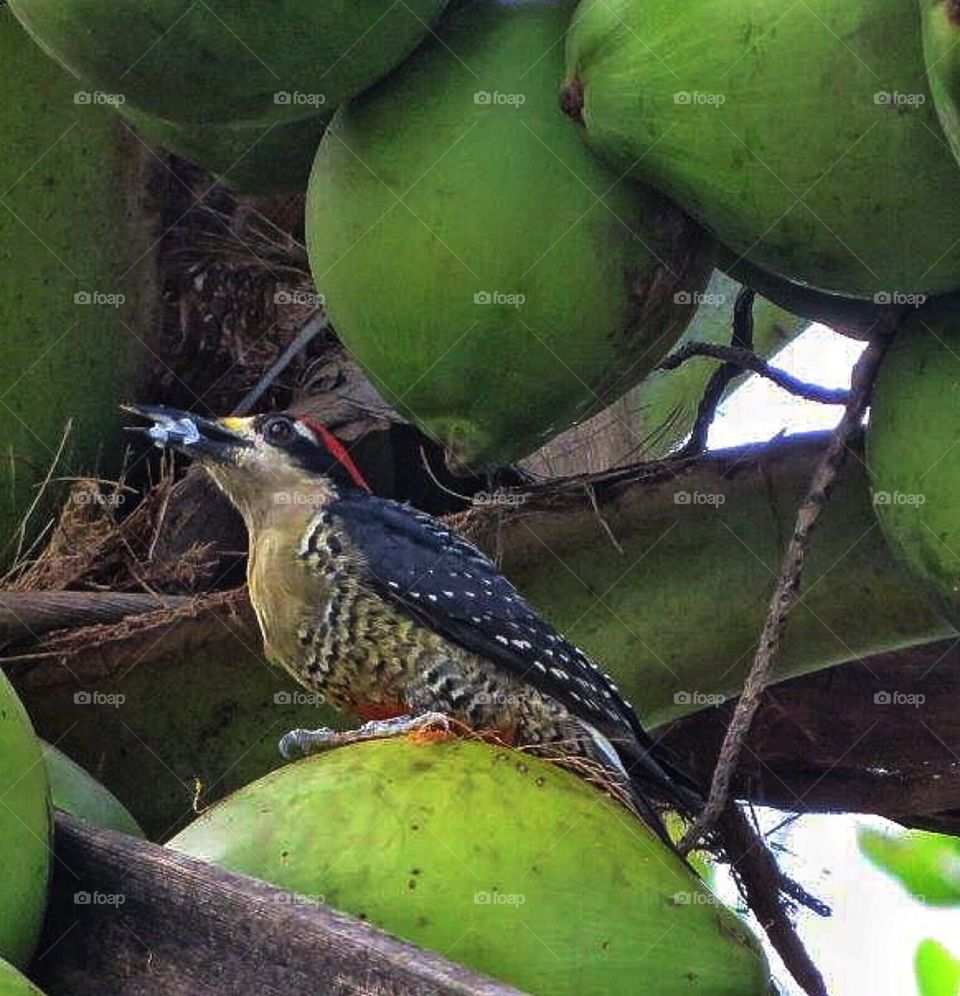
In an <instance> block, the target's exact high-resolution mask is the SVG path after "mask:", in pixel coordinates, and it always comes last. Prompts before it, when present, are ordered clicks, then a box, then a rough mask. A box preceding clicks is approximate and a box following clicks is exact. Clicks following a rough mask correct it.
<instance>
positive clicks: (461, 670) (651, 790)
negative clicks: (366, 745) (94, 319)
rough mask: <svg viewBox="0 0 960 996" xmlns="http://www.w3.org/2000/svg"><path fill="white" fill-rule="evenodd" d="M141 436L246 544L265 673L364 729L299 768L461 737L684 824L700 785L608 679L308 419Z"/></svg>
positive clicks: (296, 734) (320, 742)
mask: <svg viewBox="0 0 960 996" xmlns="http://www.w3.org/2000/svg"><path fill="white" fill-rule="evenodd" d="M127 408H128V410H129V411H132V412H134V413H136V414H137V415H140V416H142V417H145V418H148V419H150V420H152V421H153V425H152V426H151V427H149V428H138V429H135V430H134V431H139V432H141V433H144V434H146V435H147V436H148V437H149V438H150V439H151V440H152V441H153V442H155V443H156V444H157V445H159V446H161V447H167V448H173V449H176V450H179V451H180V452H182V453H184V454H186V455H188V456H190V457H192V458H194V459H195V460H197V461H198V462H199V463H200V464H201V465H202V466H203V467H204V469H205V470H206V471H207V473H209V475H210V476H211V477H212V478H213V480H214V481H215V483H216V484H217V485H218V487H219V488H220V489H221V490H222V491H223V492H224V493H225V494H226V496H227V497H228V498H229V499H230V501H231V502H232V503H233V504H234V505H235V506H236V508H237V509H238V510H239V512H240V514H241V515H242V516H243V519H244V521H245V523H246V526H247V530H248V533H249V543H250V555H249V561H248V568H247V577H248V583H249V591H250V599H251V602H252V603H253V607H254V610H255V612H256V616H257V619H258V621H259V624H260V629H261V631H262V634H263V640H264V645H265V650H266V654H267V656H268V658H269V659H270V660H271V661H272V662H273V663H275V664H277V665H279V666H281V667H282V668H284V669H286V670H287V671H288V672H289V673H290V674H291V675H292V676H293V678H294V679H295V680H296V681H297V682H299V683H300V684H301V685H304V686H305V687H307V688H309V689H311V690H312V691H314V692H318V693H320V694H322V695H323V696H324V699H325V700H326V701H327V702H329V703H330V704H331V705H333V706H334V707H336V708H338V709H340V710H343V711H346V712H350V713H353V714H354V715H357V716H359V717H360V718H361V720H365V721H366V723H365V724H364V726H362V727H361V728H360V729H359V730H357V731H352V732H345V733H343V732H339V733H338V732H336V731H333V730H328V729H321V730H294V731H292V732H291V733H288V734H287V735H286V736H285V737H284V738H283V740H282V741H281V751H282V753H283V754H284V755H285V756H287V757H290V756H295V755H297V754H307V753H312V752H314V751H316V750H322V749H325V748H328V747H330V746H335V745H337V744H342V743H348V742H355V741H357V740H363V739H372V738H375V737H383V736H390V735H396V734H401V733H406V732H412V731H415V730H417V729H423V728H426V727H431V726H440V727H446V728H449V724H450V723H455V724H460V725H462V726H464V727H467V728H469V729H470V730H474V731H477V732H482V733H487V734H489V733H490V732H491V731H493V732H495V733H496V735H497V737H498V738H499V739H501V740H503V741H504V742H506V743H510V744H514V745H522V746H523V747H525V748H529V749H531V750H532V751H533V752H536V753H540V754H542V755H545V756H549V757H554V758H558V759H561V760H566V761H568V762H569V761H570V759H571V758H586V759H589V760H590V761H592V762H594V763H595V764H597V765H599V766H601V767H602V770H604V772H607V773H609V778H610V780H611V781H612V782H613V783H614V784H615V785H618V786H620V787H621V788H622V790H623V792H624V794H626V796H627V798H628V800H629V804H630V805H631V806H632V808H633V809H634V810H635V811H636V813H637V815H638V816H639V817H640V818H641V819H643V820H644V821H645V822H646V823H647V824H648V825H649V826H650V827H651V828H652V829H653V830H654V831H655V832H656V833H658V834H659V835H660V836H661V837H662V838H663V839H664V840H666V841H667V842H669V838H668V836H667V834H666V831H665V829H664V827H663V824H662V821H661V819H660V816H659V813H658V810H657V808H656V806H655V805H654V800H656V801H657V802H660V803H662V804H665V805H667V806H670V807H672V808H675V809H678V810H680V811H681V812H683V813H685V814H687V815H690V814H692V813H694V812H696V811H697V810H698V809H699V808H700V806H701V805H702V801H701V797H700V795H699V791H698V789H697V787H696V785H695V783H694V782H693V781H692V780H690V779H689V778H687V777H686V776H685V775H684V774H683V773H682V772H681V771H679V770H678V769H677V768H676V767H675V766H674V765H673V764H672V763H671V762H670V761H669V760H668V759H667V758H666V757H665V756H663V755H662V754H661V752H659V751H658V750H657V748H656V746H655V745H654V744H653V742H652V741H651V739H650V737H649V736H648V735H647V734H646V733H645V732H644V730H643V727H642V726H641V723H640V720H639V718H638V717H637V714H636V713H635V712H634V710H633V708H632V707H631V705H630V704H629V703H628V702H627V701H626V700H625V699H624V698H623V696H622V695H621V694H620V692H619V691H618V689H617V686H616V685H615V684H614V682H613V681H612V680H611V679H610V678H609V677H608V676H607V675H605V674H604V673H603V672H601V670H600V669H599V668H598V667H597V666H596V665H595V664H594V663H593V662H592V661H591V660H590V659H589V658H588V657H587V656H586V654H585V653H584V652H583V651H582V650H580V649H578V648H577V647H575V646H574V645H573V644H572V643H571V642H570V641H568V640H567V639H566V638H564V637H563V636H562V635H561V634H560V633H559V632H557V630H556V629H555V628H554V627H553V626H552V625H551V624H550V623H549V622H547V621H546V620H545V619H544V618H543V617H542V616H541V615H540V614H539V613H538V612H537V611H536V610H535V609H534V608H533V607H532V606H531V605H530V604H529V603H528V602H527V601H526V600H525V599H524V598H523V597H522V596H521V595H520V594H519V593H518V592H517V590H516V589H515V588H514V586H513V585H512V584H511V583H510V582H509V581H508V580H507V579H506V578H505V577H504V576H503V574H501V573H500V571H499V570H497V568H496V567H495V566H494V565H493V563H492V562H491V561H490V560H489V559H488V558H487V557H486V556H484V554H483V553H481V552H480V550H478V549H477V548H476V547H475V546H473V544H471V543H469V542H468V541H467V540H466V539H464V538H463V537H462V536H459V535H457V534H456V533H455V532H453V531H451V530H450V529H448V528H446V527H445V526H444V525H443V524H442V523H440V522H439V521H438V520H436V519H434V518H433V517H432V516H430V515H427V514H425V513H423V512H420V511H418V510H417V509H415V508H412V507H411V506H409V505H406V504H402V503H400V502H397V501H392V500H389V499H386V498H381V497H378V496H377V495H374V494H373V493H372V492H371V490H370V488H369V487H368V486H367V483H366V481H365V480H364V478H363V476H362V475H361V473H360V471H359V470H358V468H357V467H356V465H355V464H354V462H353V460H352V459H351V458H350V455H349V454H348V452H347V451H346V449H345V448H344V446H343V445H342V444H341V442H340V441H339V440H337V439H336V437H335V436H333V434H332V433H331V432H330V431H329V430H328V429H326V428H325V427H324V426H323V425H321V424H319V423H318V422H317V421H315V420H313V419H311V418H309V417H306V416H304V417H296V416H294V415H292V414H288V413H273V414H267V415H257V416H253V417H245V418H239V417H226V418H220V419H211V418H205V417H201V416H198V415H194V414H190V413H188V412H183V411H179V410H176V409H172V408H167V407H159V406H143V405H137V406H127Z"/></svg>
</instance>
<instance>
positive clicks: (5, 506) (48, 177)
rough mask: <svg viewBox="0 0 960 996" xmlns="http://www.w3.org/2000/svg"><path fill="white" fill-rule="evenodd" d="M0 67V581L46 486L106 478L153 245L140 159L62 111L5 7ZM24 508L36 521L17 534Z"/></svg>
mask: <svg viewBox="0 0 960 996" xmlns="http://www.w3.org/2000/svg"><path fill="white" fill-rule="evenodd" d="M0 66H2V67H3V76H4V92H3V100H0V134H2V135H3V153H2V155H0V204H2V206H0V313H2V327H0V417H2V419H3V425H4V430H3V440H2V443H0V573H2V569H3V568H4V567H5V566H7V563H8V562H9V560H10V559H11V557H13V556H14V555H15V554H16V552H17V549H18V547H20V546H22V545H23V544H24V543H25V544H26V545H27V546H28V545H29V540H30V538H31V533H32V532H34V531H36V530H35V529H33V530H31V528H30V527H31V526H34V527H37V528H39V527H40V526H44V525H46V524H47V520H48V514H49V513H50V511H51V510H52V509H53V508H54V507H55V504H54V502H53V501H52V499H53V498H54V497H55V495H56V494H57V492H58V488H57V480H58V479H59V478H69V477H80V476H83V475H86V474H96V472H98V471H99V473H100V474H102V475H106V476H109V475H112V474H114V473H116V471H117V469H118V465H119V463H120V457H121V454H122V448H123V446H122V436H123V433H122V431H121V421H120V413H119V411H118V409H117V403H118V402H119V401H120V400H122V399H123V398H124V397H129V396H130V392H131V391H133V390H134V386H133V385H134V384H135V383H136V378H137V371H138V370H139V368H140V363H141V360H142V358H143V356H144V355H145V354H146V350H145V349H144V346H143V340H144V337H145V336H146V335H147V334H148V333H149V331H150V330H151V329H152V327H153V323H154V317H155V315H154V309H155V307H156V302H157V281H156V257H155V252H156V245H157V243H158V241H159V239H158V236H159V234H160V233H159V231H158V230H157V228H156V221H157V218H156V216H155V214H154V213H153V211H152V208H151V205H150V203H149V201H148V199H147V196H146V194H145V185H146V168H147V161H148V160H149V161H151V162H152V161H153V157H152V156H150V154H149V153H148V152H147V151H146V150H145V149H144V148H143V146H142V145H141V143H139V142H137V141H136V140H135V139H134V138H133V136H132V135H130V134H129V132H128V131H127V130H126V129H125V128H123V126H122V125H121V124H120V122H119V121H118V120H117V118H116V115H115V114H114V113H113V112H112V111H111V110H110V108H108V107H102V106H94V105H92V104H84V103H77V102H75V95H76V93H77V81H76V80H75V79H74V78H73V77H72V76H70V75H69V74H68V73H66V72H64V71H63V69H62V68H61V67H60V66H57V65H56V64H55V63H53V62H51V61H50V60H49V59H48V58H46V57H45V56H44V55H43V53H42V52H40V51H39V49H37V47H36V45H34V44H33V42H31V41H30V38H29V37H28V36H27V34H26V33H25V32H24V31H23V30H22V29H21V27H20V25H18V24H17V22H16V20H15V19H14V18H13V15H12V14H11V13H10V11H9V9H8V8H7V7H0ZM68 424H69V425H70V427H71V431H70V432H69V433H66V429H67V426H68ZM65 437H66V441H65V444H64V445H63V446H62V447H61V444H62V442H63V440H64V438H65ZM58 454H59V459H57V455H58ZM51 470H52V478H53V479H52V480H51V481H48V482H47V486H46V488H45V489H44V491H43V493H42V494H41V493H40V486H41V484H42V483H43V482H44V480H45V478H46V475H47V473H48V471H51ZM38 498H40V499H41V505H40V507H41V508H43V509H44V510H45V512H46V513H47V514H44V515H41V514H36V515H35V516H33V518H32V520H31V522H30V523H28V524H27V526H28V528H27V529H26V530H25V531H24V534H23V535H21V534H20V531H19V527H20V525H21V522H22V521H23V519H24V518H25V516H26V513H27V511H28V509H30V508H31V506H32V505H33V503H34V501H35V500H36V499H38ZM44 498H46V499H49V500H48V501H47V502H46V503H44V502H43V500H42V499H44Z"/></svg>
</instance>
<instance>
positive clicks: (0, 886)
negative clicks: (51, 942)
mask: <svg viewBox="0 0 960 996" xmlns="http://www.w3.org/2000/svg"><path fill="white" fill-rule="evenodd" d="M52 844H53V841H52V837H51V821H50V783H49V780H48V778H47V768H46V765H45V764H44V763H43V754H42V753H41V750H40V741H39V740H37V738H36V736H35V735H34V732H33V727H32V726H31V724H30V719H29V717H28V716H27V712H26V710H25V709H24V708H23V705H22V704H21V702H20V700H19V699H18V698H17V693H16V692H15V691H14V690H13V686H12V685H11V684H10V682H9V681H8V680H7V678H6V676H5V675H4V674H3V673H2V672H0V958H6V959H7V960H8V961H11V962H13V964H14V965H18V966H19V967H21V968H22V967H23V966H24V965H26V964H27V962H29V961H30V958H31V956H32V955H33V950H34V947H35V945H36V943H37V937H38V936H39V934H40V924H41V922H42V920H43V911H44V907H45V905H46V901H47V884H48V881H49V878H50V856H51V854H52V850H51V849H52Z"/></svg>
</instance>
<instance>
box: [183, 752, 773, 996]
mask: <svg viewBox="0 0 960 996" xmlns="http://www.w3.org/2000/svg"><path fill="white" fill-rule="evenodd" d="M169 846H171V847H173V848H175V849H176V850H178V851H183V852H185V853H187V854H191V855H193V856H194V857H197V858H201V859H203V860H206V861H212V862H214V863H217V864H220V865H223V866H225V867H227V868H230V869H233V870H235V871H240V872H244V873H246V874H248V875H252V876H254V877H255V878H260V879H264V880H266V881H269V882H273V883H276V884H277V885H280V886H282V887H283V888H285V889H287V890H289V891H291V892H293V893H295V894H296V895H297V896H298V898H299V899H300V901H303V902H308V901H310V900H315V901H318V902H324V903H327V904H329V905H331V906H334V907H336V908H338V909H340V910H343V911H345V912H347V913H350V914H353V915H354V916H358V917H361V918H363V919H366V920H369V921H370V922H371V923H373V924H376V925H377V926H379V927H382V928H383V929H385V930H387V931H389V932H391V933H393V934H395V935H397V936H398V937H402V938H405V939H407V940H410V941H412V942H414V943H416V944H419V945H421V946H423V947H427V948H431V949H433V950H436V951H439V952H441V953H443V954H444V955H445V956H446V957H448V958H450V959H452V960H453V961H457V962H461V963H462V964H465V965H467V966H469V967H471V968H473V969H475V970H476V971H478V972H483V973H485V974H488V975H492V976H495V977H498V978H500V979H502V980H504V981H506V982H508V983H510V984H512V985H515V986H518V987H520V988H521V989H524V990H526V991H529V992H532V993H551V994H553V996H563V994H567V993H569V994H577V996H582V994H604V996H606V994H608V993H624V992H630V993H636V994H643V993H649V994H651V996H652V994H656V996H671V994H674V993H676V994H679V993H683V994H689V993H690V992H691V991H696V992H697V993H702V994H704V996H706V994H719V993H725V994H731V996H734V994H735V996H749V994H751V993H756V994H760V993H766V992H767V984H768V973H767V968H766V965H765V962H764V958H763V955H762V953H761V950H760V948H759V946H758V944H757V942H756V940H755V939H754V938H753V936H752V935H751V933H750V932H749V930H748V929H747V927H746V926H745V925H744V923H743V922H742V921H741V920H740V919H739V918H738V917H737V916H736V915H735V914H734V913H732V912H731V911H730V910H728V909H726V908H725V907H724V906H722V905H721V904H720V903H719V902H718V900H716V899H715V898H714V897H713V896H712V894H711V893H709V892H708V891H707V890H706V889H705V887H704V886H703V885H702V883H701V882H700V880H699V879H698V878H696V876H695V875H694V874H693V873H692V872H691V871H690V869H689V868H688V867H687V866H686V865H684V864H683V862H682V861H681V860H680V859H679V858H678V857H677V856H676V855H675V854H674V853H673V852H671V851H669V850H667V849H666V848H665V847H664V845H663V844H662V843H661V842H660V840H659V839H658V838H657V837H656V836H655V835H654V834H653V833H652V832H650V831H649V830H648V829H646V828H645V827H644V826H643V825H642V824H641V823H639V822H638V821H637V820H636V819H635V818H634V817H633V816H631V815H630V814H629V813H628V812H627V811H626V810H624V809H623V808H622V807H621V806H620V805H618V804H617V803H615V802H613V801H612V800H610V799H608V798H606V797H605V796H602V795H601V794H600V793H599V792H598V790H597V789H596V788H594V787H593V786H591V785H589V784H587V783H586V782H584V781H582V780H581V779H579V778H577V777H575V776H574V775H572V774H570V773H569V772H565V771H562V770H561V769H559V768H558V767H556V766H555V765H551V764H549V763H547V762H544V761H539V760H537V759H535V758H531V757H530V756H528V755H526V754H521V753H518V752H515V751H512V750H507V749H496V748H494V747H491V746H489V745H486V744H483V743H479V742H475V741H465V740H453V741H444V742H440V743H429V744H423V743H416V742H413V741H411V740H409V739H398V740H390V741H379V742H373V743H367V744H362V745H355V746H352V747H347V748H343V749H338V750H335V751H332V752H330V753H329V754H326V755H321V756H317V757H313V758H310V759H308V760H305V761H301V762H298V763H296V764H291V765H288V766H286V767H284V768H281V769H279V770H278V771H275V772H273V773H271V774H270V775H267V776H266V777H264V778H262V779H260V780H259V781H257V782H254V783H252V784H251V785H248V786H246V787H245V788H243V789H241V790H240V791H238V792H236V793H235V794H234V795H233V796H231V797H230V798H229V799H227V800H225V801H224V802H222V803H220V804H218V805H216V806H214V807H213V808H212V809H210V810H208V811H207V812H206V813H204V814H203V815H202V816H201V817H200V818H199V819H198V820H197V821H196V822H195V823H193V824H192V825H191V826H189V827H188V828H187V829H186V830H184V831H182V832H181V833H180V834H178V835H177V836H176V837H175V838H174V839H173V840H172V841H170V845H169Z"/></svg>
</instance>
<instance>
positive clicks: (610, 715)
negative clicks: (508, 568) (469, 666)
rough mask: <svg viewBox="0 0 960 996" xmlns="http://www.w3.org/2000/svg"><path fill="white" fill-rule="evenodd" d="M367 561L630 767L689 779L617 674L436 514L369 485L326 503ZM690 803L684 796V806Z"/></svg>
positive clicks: (401, 598)
mask: <svg viewBox="0 0 960 996" xmlns="http://www.w3.org/2000/svg"><path fill="white" fill-rule="evenodd" d="M329 511H330V513H332V514H333V515H334V516H335V517H336V518H338V519H339V520H340V523H341V524H342V526H343V528H344V530H345V531H346V533H347V535H348V536H349V538H350V540H351V542H352V543H353V544H354V545H355V547H356V548H357V550H358V551H359V552H360V553H361V554H362V556H363V557H364V559H365V562H366V571H367V574H366V576H365V577H364V583H365V584H367V585H368V586H369V587H371V588H372V589H373V590H375V591H376V592H377V593H378V594H379V595H380V596H381V597H382V598H383V599H384V600H385V601H388V602H390V603H391V604H393V605H395V606H397V607H399V608H400V609H402V610H403V611H404V612H406V613H407V614H408V615H410V616H412V617H413V618H414V619H416V620H417V621H418V622H419V623H420V624H421V625H423V626H426V627H427V628H429V629H431V630H433V631H434V632H436V633H439V634H440V635H441V636H443V637H444V638H446V639H448V640H450V641H451V642H452V643H456V644H458V645H459V646H461V647H463V648H464V649H466V650H469V651H471V652H473V653H475V654H478V655H479V656H481V657H484V658H485V659H487V660H490V661H492V662H494V663H495V664H497V665H499V666H500V667H502V668H504V669H505V670H506V671H508V672H510V673H511V674H513V675H515V676H516V677H517V678H519V679H521V680H523V681H525V682H527V683H528V684H530V685H533V686H534V687H535V688H537V689H538V690H539V691H541V692H542V693H543V694H545V695H548V696H550V697H551V698H553V699H555V700H557V701H558V702H560V703H562V704H563V705H564V706H565V707H566V708H567V709H568V710H569V711H570V712H571V713H572V714H573V715H575V716H577V717H578V718H580V719H583V720H585V721H586V722H588V723H590V724H591V725H592V726H594V727H596V729H598V730H599V731H600V732H601V733H603V734H604V735H605V736H607V737H608V738H609V739H610V740H611V741H612V742H613V745H614V747H615V749H616V750H617V751H618V753H621V754H622V755H623V757H624V761H625V763H626V767H627V769H628V770H633V771H634V773H635V775H637V776H640V777H643V776H645V780H647V781H651V782H653V783H654V784H659V785H661V786H662V787H663V788H667V789H670V790H672V791H670V794H671V795H673V794H674V793H675V792H676V790H677V788H678V782H679V787H680V788H681V790H682V788H683V787H684V784H685V783H687V785H692V783H690V782H689V780H688V779H686V778H685V777H684V776H683V775H682V773H680V772H677V771H675V770H673V765H672V764H670V762H669V761H668V760H667V759H666V758H665V757H662V756H661V757H660V760H657V759H656V758H655V757H653V756H651V751H653V752H654V753H656V748H655V745H654V744H653V742H652V741H651V739H650V738H649V736H648V735H647V734H646V733H645V732H644V730H643V727H642V726H641V725H640V720H639V718H638V717H637V714H636V713H635V712H634V710H633V708H632V707H631V705H630V704H629V703H628V702H627V701H626V700H625V699H624V698H623V697H622V696H621V695H620V693H619V691H618V689H617V686H616V685H615V684H614V683H613V681H612V680H611V679H610V678H609V677H608V676H607V675H606V674H604V673H603V672H602V671H600V669H599V668H598V667H597V666H596V665H595V664H594V663H593V662H592V661H591V660H590V659H589V658H588V657H587V656H586V654H584V652H583V651H582V650H580V649H579V648H578V647H575V646H574V645H573V644H572V643H571V642H570V641H569V640H567V639H566V638H565V637H564V636H562V635H561V634H560V633H558V632H557V631H556V630H555V629H554V627H553V626H551V625H550V623H548V622H547V621H546V620H545V619H544V618H543V617H542V616H541V615H540V614H539V613H537V612H536V611H535V610H534V609H533V607H532V606H531V605H530V604H529V603H528V602H527V601H526V600H525V599H524V598H523V597H522V596H521V595H520V594H518V592H517V590H516V589H515V588H514V587H513V585H512V584H510V582H509V581H508V580H507V579H506V578H505V577H504V576H503V575H502V574H501V573H500V571H498V570H497V568H496V567H495V566H494V565H493V564H492V563H491V562H490V561H489V560H488V559H487V557H485V556H484V555H483V554H482V553H481V552H480V551H479V550H478V549H477V548H476V547H475V546H473V545H472V544H471V543H468V542H467V541H466V540H465V539H463V537H461V536H458V535H457V534H456V533H453V532H451V531H450V530H448V529H446V528H445V527H444V526H443V525H442V524H441V523H439V522H438V521H437V520H436V519H434V518H433V517H432V516H430V515H427V514H425V513H423V512H418V511H417V510H416V509H413V508H411V507H410V506H408V505H402V504H400V503H399V502H395V501H390V500H388V499H385V498H378V497H375V496H371V495H366V494H364V495H349V494H348V495H345V496H343V497H341V498H339V499H337V500H335V501H334V502H333V503H331V505H330V506H329ZM689 806H690V803H689V801H688V802H687V805H686V808H689Z"/></svg>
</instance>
